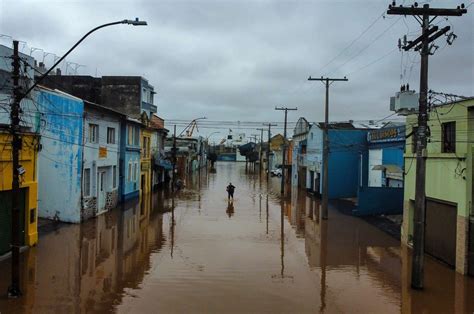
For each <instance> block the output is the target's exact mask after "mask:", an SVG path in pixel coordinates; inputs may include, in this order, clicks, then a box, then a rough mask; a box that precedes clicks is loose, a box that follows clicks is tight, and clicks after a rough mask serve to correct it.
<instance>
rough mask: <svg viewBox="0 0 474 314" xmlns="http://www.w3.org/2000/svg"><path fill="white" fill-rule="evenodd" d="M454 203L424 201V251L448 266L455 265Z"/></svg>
mask: <svg viewBox="0 0 474 314" xmlns="http://www.w3.org/2000/svg"><path fill="white" fill-rule="evenodd" d="M456 221H457V207H456V205H452V204H447V203H442V202H439V201H436V200H427V201H426V240H425V241H426V242H425V246H426V252H427V253H428V254H430V255H432V256H434V257H436V258H438V259H440V260H442V261H443V262H445V263H447V264H448V265H450V266H453V267H454V266H455V265H456V223H457V222H456Z"/></svg>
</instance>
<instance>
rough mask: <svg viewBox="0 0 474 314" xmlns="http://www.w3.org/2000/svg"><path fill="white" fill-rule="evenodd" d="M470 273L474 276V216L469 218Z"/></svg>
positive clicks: (468, 256)
mask: <svg viewBox="0 0 474 314" xmlns="http://www.w3.org/2000/svg"><path fill="white" fill-rule="evenodd" d="M467 258H468V273H469V275H470V276H474V216H471V217H470V218H469V250H468V255H467Z"/></svg>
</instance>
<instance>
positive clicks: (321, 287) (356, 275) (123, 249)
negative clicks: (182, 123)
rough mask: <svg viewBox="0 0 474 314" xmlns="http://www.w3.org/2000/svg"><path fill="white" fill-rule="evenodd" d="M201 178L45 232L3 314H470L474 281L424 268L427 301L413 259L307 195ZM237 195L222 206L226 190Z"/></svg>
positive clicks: (222, 173)
mask: <svg viewBox="0 0 474 314" xmlns="http://www.w3.org/2000/svg"><path fill="white" fill-rule="evenodd" d="M216 169H217V171H216V173H207V172H206V171H205V170H203V171H201V174H200V175H194V176H193V177H192V178H190V179H188V180H187V186H186V188H185V189H184V190H182V191H180V192H178V193H176V195H175V197H174V198H173V197H172V195H171V194H170V193H169V192H167V191H159V192H157V193H154V194H153V195H151V196H149V197H145V198H144V199H143V200H142V202H141V203H140V202H135V203H134V202H131V203H128V204H125V205H123V206H121V207H120V208H117V209H115V210H114V211H112V212H109V213H107V214H105V215H102V216H100V217H98V218H97V219H93V220H91V221H88V222H86V223H83V224H81V225H62V224H61V225H57V226H53V227H50V228H49V230H46V231H43V232H42V235H41V237H40V242H39V244H38V246H37V247H35V248H31V249H29V250H27V251H26V252H24V253H23V254H22V270H23V278H22V289H23V293H24V295H23V297H22V298H20V299H17V300H8V299H6V297H5V293H4V292H6V291H7V286H8V282H9V278H10V275H9V273H10V265H9V261H8V260H7V261H3V262H0V295H1V297H0V312H1V313H28V312H35V313H41V312H44V313H52V312H56V313H81V312H88V313H89V312H100V313H101V312H120V313H156V312H161V313H175V312H177V313H196V312H204V313H210V312H213V313H224V312H254V313H255V312H257V313H258V312H279V313H281V312H287V313H290V312H291V313H303V312H305V313H316V312H318V313H321V312H327V313H341V312H346V313H356V312H360V313H399V312H402V313H422V312H423V313H435V312H436V313H453V312H456V313H467V312H473V311H474V280H473V278H468V277H463V276H460V275H457V274H456V273H455V272H454V271H453V270H452V269H449V268H447V267H446V266H444V265H442V264H439V263H438V262H436V261H434V260H432V259H431V258H429V257H427V258H426V265H425V267H426V269H425V278H426V289H425V290H424V291H413V290H411V289H410V288H409V274H410V272H409V267H410V252H409V250H408V249H407V248H405V247H401V246H400V242H399V241H398V240H395V239H394V238H392V237H390V236H389V235H387V234H385V233H384V232H382V231H380V230H379V229H377V228H376V227H374V226H372V225H370V224H368V223H366V222H365V221H363V220H361V219H358V218H355V217H352V216H348V215H344V214H342V213H341V212H340V211H339V210H338V208H341V207H344V206H347V204H343V203H341V202H339V203H332V204H331V208H330V212H329V220H328V221H321V220H320V219H319V204H318V201H317V200H316V199H314V198H311V197H308V196H307V195H306V193H305V192H304V191H296V190H293V191H292V196H291V198H289V199H287V200H283V201H281V200H280V195H279V186H280V185H279V181H278V178H271V179H270V181H269V183H268V184H267V181H266V178H265V176H263V177H262V178H260V176H259V175H258V174H252V173H247V172H246V171H245V165H244V164H238V163H218V164H217V166H216ZM229 182H232V183H233V184H234V185H235V186H236V187H237V188H236V192H235V200H234V202H233V203H232V204H229V203H228V202H227V196H226V194H225V193H226V192H225V187H226V185H227V184H228V183H229Z"/></svg>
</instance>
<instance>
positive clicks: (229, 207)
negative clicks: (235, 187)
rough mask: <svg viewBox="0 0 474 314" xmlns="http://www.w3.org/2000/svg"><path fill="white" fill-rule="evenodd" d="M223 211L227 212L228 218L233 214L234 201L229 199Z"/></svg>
mask: <svg viewBox="0 0 474 314" xmlns="http://www.w3.org/2000/svg"><path fill="white" fill-rule="evenodd" d="M225 212H226V213H227V216H229V218H231V217H232V216H234V201H229V202H228V203H227V210H226V211H225Z"/></svg>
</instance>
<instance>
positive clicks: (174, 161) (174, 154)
mask: <svg viewBox="0 0 474 314" xmlns="http://www.w3.org/2000/svg"><path fill="white" fill-rule="evenodd" d="M172 150H173V151H172V155H173V157H172V158H173V174H172V177H171V191H173V192H174V187H175V183H176V174H175V172H176V150H177V149H176V124H175V125H174V134H173V148H172Z"/></svg>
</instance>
